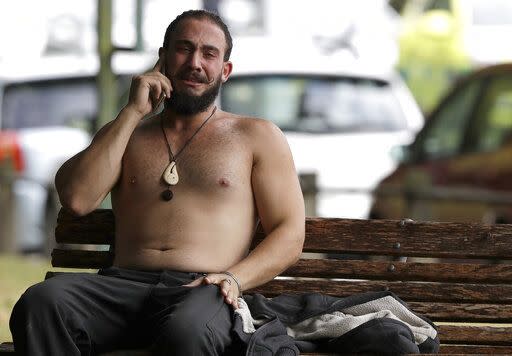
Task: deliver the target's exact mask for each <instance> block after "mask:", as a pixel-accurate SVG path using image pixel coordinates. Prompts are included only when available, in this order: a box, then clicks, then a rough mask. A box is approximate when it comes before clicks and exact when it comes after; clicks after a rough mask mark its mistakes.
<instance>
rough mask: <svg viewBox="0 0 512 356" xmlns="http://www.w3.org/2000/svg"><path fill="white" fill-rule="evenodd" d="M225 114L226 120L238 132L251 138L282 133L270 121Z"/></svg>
mask: <svg viewBox="0 0 512 356" xmlns="http://www.w3.org/2000/svg"><path fill="white" fill-rule="evenodd" d="M223 113H224V114H225V120H229V121H230V122H231V123H232V125H233V126H234V127H236V128H237V129H238V130H240V131H241V132H244V133H248V134H250V135H251V136H253V135H257V136H258V135H265V134H266V135H268V134H271V133H272V132H274V133H281V130H280V129H279V127H277V125H276V124H274V123H273V122H272V121H270V120H267V119H264V118H259V117H253V116H246V115H238V114H233V113H230V112H223ZM253 137H254V136H253Z"/></svg>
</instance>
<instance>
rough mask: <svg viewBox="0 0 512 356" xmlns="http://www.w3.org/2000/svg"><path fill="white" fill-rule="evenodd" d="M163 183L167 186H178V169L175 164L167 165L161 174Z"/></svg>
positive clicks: (173, 162)
mask: <svg viewBox="0 0 512 356" xmlns="http://www.w3.org/2000/svg"><path fill="white" fill-rule="evenodd" d="M163 178H164V181H165V182H166V183H167V184H169V185H176V184H178V181H179V179H180V178H179V177H178V169H177V167H176V162H175V161H172V162H171V163H169V165H168V166H167V168H166V169H165V171H164V174H163Z"/></svg>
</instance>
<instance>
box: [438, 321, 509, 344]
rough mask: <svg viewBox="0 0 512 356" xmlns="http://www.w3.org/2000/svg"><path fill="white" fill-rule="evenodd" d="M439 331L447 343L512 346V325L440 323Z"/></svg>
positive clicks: (441, 338)
mask: <svg viewBox="0 0 512 356" xmlns="http://www.w3.org/2000/svg"><path fill="white" fill-rule="evenodd" d="M438 332H439V339H440V340H442V342H443V343H445V344H464V343H468V344H473V345H475V344H476V345H478V344H485V345H503V346H512V327H497V326H466V325H439V326H438Z"/></svg>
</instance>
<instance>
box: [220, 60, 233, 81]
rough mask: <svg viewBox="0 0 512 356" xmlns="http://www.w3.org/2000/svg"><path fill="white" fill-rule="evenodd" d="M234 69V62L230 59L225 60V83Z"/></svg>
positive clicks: (223, 79) (223, 75) (223, 73)
mask: <svg viewBox="0 0 512 356" xmlns="http://www.w3.org/2000/svg"><path fill="white" fill-rule="evenodd" d="M232 71H233V63H231V62H230V61H227V62H224V65H223V67H222V82H223V83H225V82H226V81H227V80H228V78H229V76H230V75H231V72H232Z"/></svg>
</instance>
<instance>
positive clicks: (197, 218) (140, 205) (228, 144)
mask: <svg viewBox="0 0 512 356" xmlns="http://www.w3.org/2000/svg"><path fill="white" fill-rule="evenodd" d="M231 46H232V44H231V36H230V34H229V32H228V29H227V27H226V26H225V25H224V23H222V21H221V20H220V18H218V17H217V16H216V15H213V14H211V13H208V12H205V11H201V10H196V11H189V12H185V13H184V14H182V15H180V16H178V18H176V20H174V21H173V22H172V23H171V24H170V25H169V28H168V29H167V31H166V34H165V39H164V44H163V47H162V48H160V49H159V59H158V62H157V63H156V65H155V67H154V68H153V70H152V71H150V72H148V73H145V74H143V75H139V76H136V77H134V79H133V81H132V85H131V89H130V97H129V102H128V104H127V105H126V106H125V107H124V108H123V109H122V110H121V112H120V113H119V115H118V116H117V118H116V119H115V120H113V121H111V122H110V123H108V124H107V125H105V126H104V127H103V128H102V129H101V130H100V131H99V132H98V133H97V135H96V136H95V137H94V139H93V141H92V143H91V145H90V146H89V147H88V148H87V149H85V150H84V151H82V152H80V153H79V154H77V155H76V156H74V157H73V158H71V159H70V160H68V161H67V162H66V163H65V164H64V165H63V166H62V167H61V168H60V170H59V171H58V173H57V175H56V186H57V190H58V193H59V196H60V199H61V203H62V205H63V207H64V208H66V209H68V210H70V211H72V212H74V213H75V214H77V215H85V214H88V213H89V212H91V211H93V210H94V209H95V208H97V207H98V205H99V204H100V203H101V202H102V200H103V199H104V198H105V196H106V195H107V194H108V193H109V192H110V191H111V192H112V195H111V196H112V206H113V210H114V213H115V223H116V237H115V238H116V245H115V246H116V248H115V260H114V267H112V268H108V269H104V270H100V271H99V273H98V274H78V275H75V276H69V275H68V276H57V277H54V278H51V279H49V280H47V281H45V282H42V283H39V284H37V285H35V286H33V287H31V288H29V289H28V290H27V292H25V294H24V295H23V296H22V297H21V298H20V301H18V303H17V304H16V306H15V308H14V310H13V315H12V316H11V321H10V326H11V331H12V333H13V339H14V344H15V348H16V349H17V351H19V352H20V354H29V355H36V354H48V355H60V354H62V355H77V354H80V353H82V354H94V353H98V352H104V351H108V350H111V349H113V348H116V347H126V346H127V345H128V344H127V343H126V342H128V341H130V340H141V339H142V340H144V343H145V345H147V346H151V347H152V350H153V351H154V353H156V354H170V353H172V354H173V355H206V354H223V353H225V352H228V351H230V350H231V351H232V350H233V347H234V346H233V341H232V340H231V337H230V334H229V332H230V330H231V327H232V325H231V324H232V317H233V309H236V308H237V307H238V297H239V296H240V292H241V291H242V290H247V289H251V288H253V287H256V286H258V285H260V284H263V283H265V282H267V281H269V280H271V279H272V278H273V277H274V276H276V275H277V274H279V273H280V272H281V271H283V270H284V269H286V268H287V267H288V266H290V265H291V264H293V263H294V262H295V261H296V260H297V259H298V257H299V255H300V252H301V249H302V244H303V240H304V204H303V200H302V194H301V191H300V187H299V183H298V179H297V175H296V172H295V168H294V164H293V160H292V157H291V153H290V150H289V148H288V145H287V143H286V140H285V138H284V136H283V134H282V132H281V131H280V130H279V129H278V128H277V127H276V126H275V125H273V124H272V123H270V122H269V121H265V120H262V119H255V118H246V117H240V116H237V115H234V114H231V113H228V112H224V111H221V110H220V109H218V108H216V107H215V104H214V100H215V98H216V96H217V94H218V92H219V88H220V86H221V84H222V83H224V82H226V81H227V80H228V78H229V75H230V73H231V70H232V63H231V62H230V61H229V55H230V52H231ZM162 96H165V109H164V110H163V112H162V113H160V114H158V115H153V116H151V113H152V112H154V111H155V110H156V107H157V106H158V102H159V98H162ZM171 162H175V163H176V166H175V167H169V165H170V163H171ZM167 167H169V168H170V169H169V170H168V172H167V173H168V175H167V176H166V177H167V178H165V179H164V178H163V175H162V173H163V172H164V170H166V168H167ZM176 178H178V179H176ZM166 179H167V181H166ZM176 180H177V181H176ZM169 182H170V183H169ZM258 218H259V219H260V221H261V224H262V225H263V228H264V230H265V231H266V233H267V237H266V238H265V240H264V241H262V242H261V243H260V244H259V245H258V247H257V248H256V249H254V250H253V251H252V252H250V253H249V254H248V248H249V246H250V244H251V238H252V235H253V232H254V229H255V226H256V224H257V220H258ZM130 335H136V337H130ZM129 346H133V345H132V344H130V345H129ZM138 346H140V345H138Z"/></svg>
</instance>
